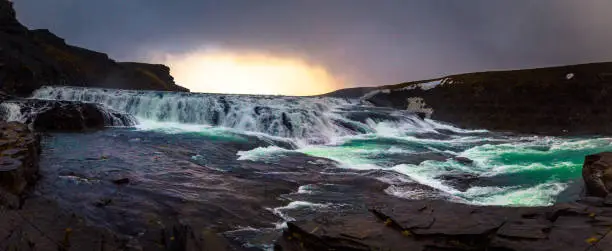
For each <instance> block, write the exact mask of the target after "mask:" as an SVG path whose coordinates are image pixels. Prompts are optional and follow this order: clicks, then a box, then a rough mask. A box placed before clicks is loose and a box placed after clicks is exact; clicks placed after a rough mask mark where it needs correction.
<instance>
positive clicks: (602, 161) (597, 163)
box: [582, 152, 612, 197]
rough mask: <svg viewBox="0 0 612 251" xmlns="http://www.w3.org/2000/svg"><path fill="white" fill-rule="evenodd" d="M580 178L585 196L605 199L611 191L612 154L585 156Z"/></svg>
mask: <svg viewBox="0 0 612 251" xmlns="http://www.w3.org/2000/svg"><path fill="white" fill-rule="evenodd" d="M582 178H583V179H584V183H585V188H586V195H587V196H595V197H606V196H607V195H608V194H609V193H610V191H612V152H604V153H598V154H593V155H588V156H586V157H585V160H584V165H583V167H582Z"/></svg>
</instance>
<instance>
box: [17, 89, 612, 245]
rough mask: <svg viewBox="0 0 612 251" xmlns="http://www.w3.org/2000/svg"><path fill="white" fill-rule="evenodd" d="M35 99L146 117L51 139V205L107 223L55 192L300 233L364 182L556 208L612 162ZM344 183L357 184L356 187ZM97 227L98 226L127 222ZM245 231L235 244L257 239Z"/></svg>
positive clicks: (307, 119)
mask: <svg viewBox="0 0 612 251" xmlns="http://www.w3.org/2000/svg"><path fill="white" fill-rule="evenodd" d="M33 98H37V99H51V100H69V101H82V102H93V103H97V104H100V105H104V106H106V107H108V108H110V109H113V110H116V111H119V112H125V113H129V114H131V115H133V116H134V117H136V119H137V120H138V125H136V126H135V127H134V128H115V129H109V130H106V131H102V132H97V133H89V134H54V135H53V137H51V138H47V139H45V151H46V152H45V153H44V154H43V163H42V165H43V167H46V168H47V169H45V170H43V172H47V177H53V178H47V179H46V180H45V181H44V184H45V185H43V189H42V193H45V194H48V195H49V196H54V197H58V198H59V199H60V200H61V201H64V202H65V203H67V204H68V205H70V206H74V207H77V208H78V207H82V208H83V211H95V210H97V209H95V208H93V207H91V204H92V202H91V201H88V202H83V198H81V197H79V196H76V195H70V194H63V193H61V192H58V191H66V190H72V189H78V190H80V191H82V193H80V194H84V195H83V196H86V197H90V198H103V197H104V196H111V195H113V194H117V193H119V192H120V191H118V190H116V188H114V187H113V186H109V185H105V183H104V182H100V181H101V180H102V181H103V180H108V179H109V177H110V178H113V177H118V176H122V175H124V176H125V175H127V176H129V177H132V179H134V180H136V183H135V185H134V186H133V187H130V188H128V189H130V190H131V191H130V194H129V197H130V198H131V200H130V199H124V201H125V203H128V201H138V202H140V203H141V205H140V206H134V207H133V208H131V209H130V210H127V209H125V210H127V211H128V212H125V211H122V213H121V214H117V215H123V214H127V215H134V217H136V215H143V214H153V213H157V214H168V212H167V211H166V210H171V211H172V210H176V209H175V208H184V207H186V206H185V203H189V205H190V206H189V207H187V208H189V209H182V211H181V212H176V211H172V212H173V213H174V214H178V215H187V216H189V217H191V218H190V219H201V218H203V217H208V216H210V214H211V212H212V211H206V210H212V209H210V208H211V207H214V208H217V207H220V208H221V209H219V210H221V211H222V212H227V214H228V215H241V214H248V212H243V211H240V210H238V209H232V208H231V206H228V207H226V206H223V205H229V204H235V203H243V204H244V205H251V204H249V203H252V205H251V206H252V207H253V208H258V209H255V210H263V211H268V212H269V213H270V214H273V215H275V216H276V217H280V218H282V219H284V220H292V219H295V218H296V217H297V218H299V217H303V216H304V210H306V209H308V210H313V211H318V210H319V211H320V210H344V209H342V207H345V206H346V205H353V206H355V205H357V204H359V203H361V202H362V201H363V200H366V199H365V198H366V197H364V196H365V195H363V193H361V192H355V189H354V187H353V186H352V185H354V184H359V186H358V187H361V188H363V187H367V186H368V185H367V181H366V183H364V181H363V180H362V178H364V177H365V178H367V179H365V180H368V179H369V180H372V181H374V180H376V182H381V181H382V182H385V183H388V184H389V186H388V187H387V188H385V189H383V190H384V191H380V192H381V193H382V192H384V193H386V194H388V195H392V196H397V197H401V198H406V199H422V198H439V199H447V200H453V201H457V202H461V203H469V204H480V205H526V206H539V205H550V204H552V203H554V202H555V201H559V200H561V201H563V200H572V199H574V198H575V196H576V195H577V194H578V193H579V192H580V191H579V188H580V186H579V185H577V182H580V177H581V167H582V162H583V159H584V156H585V155H587V154H591V153H596V152H601V151H609V150H612V139H610V138H560V137H545V136H530V135H512V134H508V133H497V132H489V131H486V130H465V129H459V128H456V127H453V126H451V125H448V124H444V123H442V122H438V121H433V120H428V119H426V120H422V119H420V118H418V117H417V116H415V115H413V114H410V113H408V112H407V111H401V110H394V109H389V108H379V107H373V106H371V105H368V104H366V103H362V102H361V101H359V100H347V99H337V98H314V97H278V96H248V95H216V94H194V93H172V92H153V91H126V90H106V89H86V88H75V87H44V88H42V89H39V90H37V91H36V92H35V93H34V94H33ZM13 117H17V116H15V115H13ZM13 117H10V116H9V118H13ZM101 156H102V157H101ZM457 157H464V158H467V159H469V160H471V161H468V160H466V159H461V158H457ZM100 159H102V160H104V161H100ZM330 177H331V178H330ZM342 177H354V178H352V179H353V181H351V182H349V183H347V184H351V185H346V184H344V183H343V182H345V183H346V182H347V181H346V179H343V178H342ZM356 180H358V181H359V182H356ZM239 183H240V184H241V185H240V186H239V187H238V186H237V185H236V184H239ZM295 185H298V186H299V189H297V187H294V186H295ZM264 186H265V187H264ZM262 187H264V188H262ZM361 188H360V189H361ZM275 189H276V190H279V191H280V190H282V191H284V189H289V190H288V191H286V192H285V194H286V196H283V198H284V200H288V201H285V202H283V203H281V204H278V205H277V204H275V203H277V202H274V201H275V198H271V200H269V201H268V198H267V197H266V196H264V197H257V196H255V195H252V194H255V192H257V191H260V190H261V191H263V192H262V193H264V194H267V193H268V191H269V190H275ZM237 190H240V191H237ZM241 191H242V192H241ZM360 196H361V197H360ZM122 198H123V197H122ZM161 201H163V202H161ZM245 201H246V202H245ZM94 203H95V201H94ZM118 203H119V204H120V202H118ZM124 206H126V205H124ZM126 207H127V206H126ZM202 207H203V208H207V209H206V210H204V211H206V212H207V213H202V212H201V210H202V209H201V208H202ZM338 207H340V208H338ZM172 208H174V209H172ZM192 208H193V210H191V209H192ZM228 208H229V209H228ZM296 209H301V211H300V210H298V211H295V210H296ZM308 210H307V211H308ZM215 212H217V211H215ZM292 213H293V215H292ZM214 214H215V215H217V214H219V215H223V213H214ZM90 215H92V216H91V217H90V218H92V219H93V220H94V221H95V220H96V219H98V220H99V221H100V222H108V220H109V218H113V217H116V215H114V216H113V215H111V216H108V215H106V216H105V215H100V214H96V213H92V212H90ZM187 216H186V217H187ZM219 217H221V218H223V217H222V216H219ZM232 217H234V218H235V217H239V216H232ZM232 217H226V218H227V219H229V220H228V221H227V222H226V223H225V224H228V225H232V226H234V227H238V226H241V227H252V225H256V224H257V222H263V223H262V224H264V225H265V222H266V221H270V222H273V221H274V219H268V218H266V217H263V216H262V217H263V218H261V219H259V218H257V217H254V218H257V219H258V220H260V221H257V222H255V221H253V223H251V224H250V225H249V226H245V225H244V224H239V223H234V224H232V223H231V222H232ZM226 218H224V219H226ZM244 220H246V219H244ZM228 222H229V223H228ZM203 224H204V223H203ZM271 224H272V223H271ZM135 225H137V224H135ZM115 227H117V226H115ZM118 228H120V230H121V229H122V227H121V226H119V227H118ZM230 229H232V227H230ZM241 229H242V228H241ZM244 229H246V230H244ZM244 229H242V230H240V229H239V230H232V231H234V232H235V233H239V232H240V233H241V234H239V235H240V236H250V237H249V238H250V240H252V239H253V238H256V237H253V236H251V235H252V234H253V233H252V232H251V234H248V233H246V234H245V233H242V232H241V231H246V232H249V229H250V228H244ZM272 229H273V227H272ZM134 231H136V230H134ZM128 232H129V231H128ZM255 235H257V234H255ZM262 238H263V237H262ZM264 239H265V238H264ZM261 242H263V243H266V241H265V240H261Z"/></svg>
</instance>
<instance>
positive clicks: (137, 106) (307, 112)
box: [33, 87, 423, 144]
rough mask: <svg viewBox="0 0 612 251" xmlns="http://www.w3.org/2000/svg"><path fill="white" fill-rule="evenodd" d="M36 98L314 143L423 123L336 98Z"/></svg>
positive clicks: (95, 93)
mask: <svg viewBox="0 0 612 251" xmlns="http://www.w3.org/2000/svg"><path fill="white" fill-rule="evenodd" d="M33 98H38V99H53V100H71V101H81V102H92V103H98V104H103V105H106V106H108V107H110V108H112V109H115V110H118V111H122V112H126V113H129V114H132V115H134V116H136V117H137V118H138V119H139V120H141V121H156V122H176V123H183V124H201V125H210V126H220V127H225V128H232V129H235V130H238V131H248V132H259V133H265V134H267V135H271V136H278V137H285V138H293V139H297V140H302V141H306V142H307V143H310V144H321V143H329V142H331V141H332V140H333V139H335V138H338V137H342V136H349V135H357V134H364V133H370V132H374V129H373V128H372V123H375V122H378V121H380V120H391V121H402V122H404V123H408V124H411V125H414V126H415V127H418V126H419V125H420V124H423V122H422V121H420V119H418V118H417V117H416V116H414V115H413V114H410V113H407V112H401V111H396V112H395V113H391V112H389V110H390V109H384V108H376V107H366V106H362V105H360V104H359V103H358V102H357V101H353V100H346V99H338V98H304V97H278V96H249V95H218V94H196V93H173V92H154V91H129V90H111V89H91V88H78V87H44V88H41V89H39V90H37V91H36V92H34V94H33Z"/></svg>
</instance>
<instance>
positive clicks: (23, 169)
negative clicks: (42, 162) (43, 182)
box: [0, 122, 40, 206]
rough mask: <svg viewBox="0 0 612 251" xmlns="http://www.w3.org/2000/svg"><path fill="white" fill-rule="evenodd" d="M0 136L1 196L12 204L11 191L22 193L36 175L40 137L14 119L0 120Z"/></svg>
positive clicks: (12, 192) (17, 193)
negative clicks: (0, 121)
mask: <svg viewBox="0 0 612 251" xmlns="http://www.w3.org/2000/svg"><path fill="white" fill-rule="evenodd" d="M0 136H1V137H0V190H4V191H3V192H2V193H0V199H1V198H4V201H5V203H8V204H9V206H15V205H14V204H15V203H14V201H15V199H14V197H12V196H11V194H12V195H14V196H21V195H23V193H24V192H25V191H26V189H27V188H28V187H31V186H32V185H34V183H35V182H36V179H37V178H38V156H39V154H40V137H39V136H38V135H36V134H34V133H32V132H31V131H30V130H29V129H28V127H27V126H26V125H23V124H20V123H16V122H11V123H4V122H2V123H0ZM9 202H10V203H9Z"/></svg>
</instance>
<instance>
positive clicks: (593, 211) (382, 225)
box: [277, 199, 612, 251]
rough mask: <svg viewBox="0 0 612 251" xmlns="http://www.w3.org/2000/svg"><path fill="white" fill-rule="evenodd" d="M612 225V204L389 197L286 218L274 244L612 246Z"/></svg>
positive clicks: (447, 247) (300, 247) (482, 247)
mask: <svg viewBox="0 0 612 251" xmlns="http://www.w3.org/2000/svg"><path fill="white" fill-rule="evenodd" d="M611 229H612V208H610V207H605V206H603V205H602V206H599V207H596V206H592V205H589V204H581V203H565V204H558V205H555V206H551V207H536V208H520V207H494V206H491V207H482V206H473V205H464V204H455V203H451V202H446V201H408V200H401V199H389V200H388V201H387V202H386V206H384V207H379V208H375V209H371V210H370V211H369V212H363V213H361V214H360V213H357V212H356V213H354V214H351V215H322V216H321V218H317V219H316V220H312V221H298V222H293V223H289V228H288V229H287V230H285V232H284V239H282V240H279V241H278V247H277V250H290V251H291V250H332V249H333V250H483V251H484V250H505V251H510V250H517V251H519V250H520V251H523V250H534V251H536V250H537V251H540V250H542V251H543V250H550V251H552V250H589V248H592V247H598V248H599V247H604V248H600V249H594V250H611V249H612V246H609V245H608V244H606V243H610V242H611V241H612V239H610V237H609V233H610V231H611ZM296 233H297V235H296ZM295 236H298V237H300V238H297V239H296V238H294V237H295ZM292 237H293V238H292ZM330 248H332V249H330Z"/></svg>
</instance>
